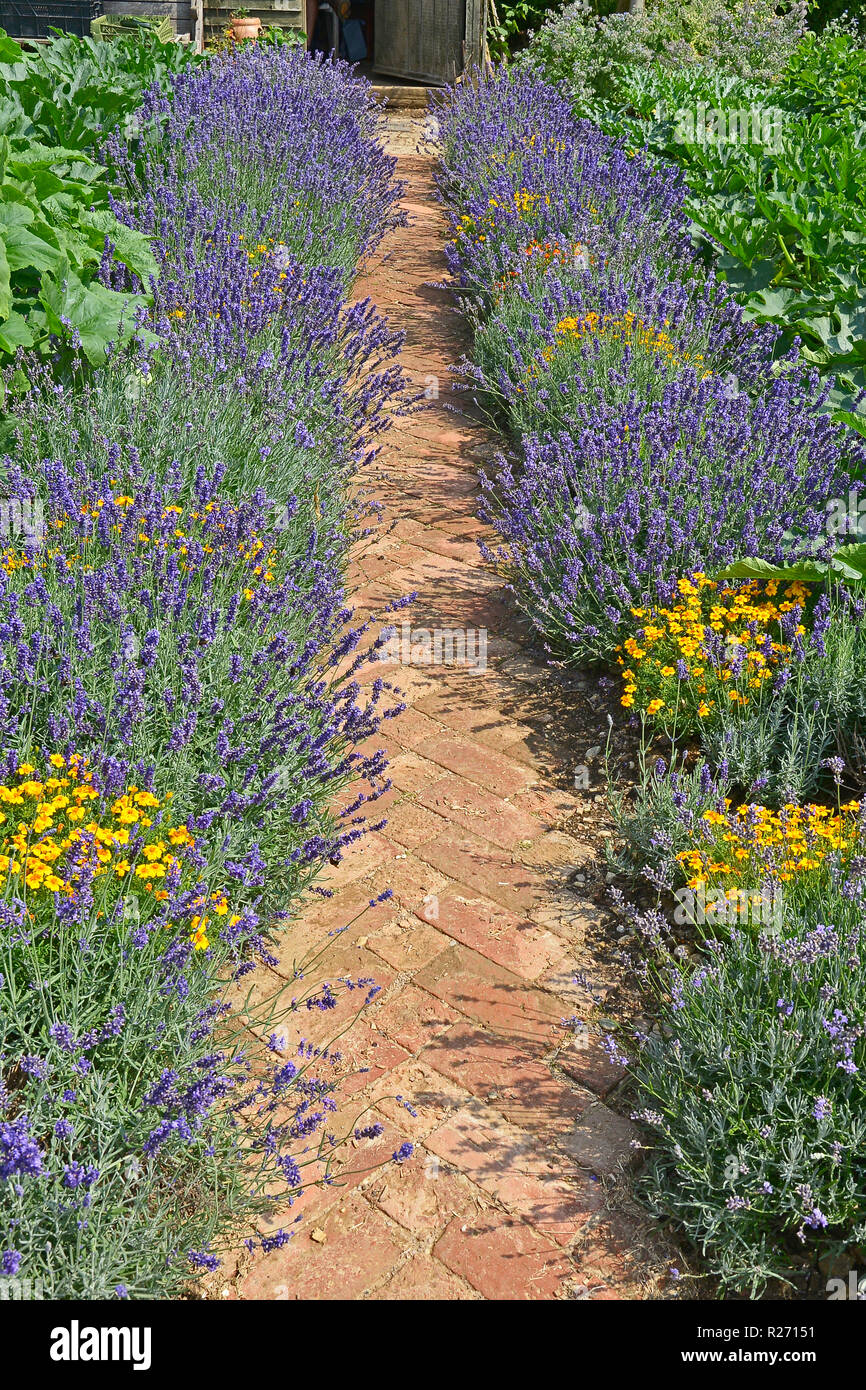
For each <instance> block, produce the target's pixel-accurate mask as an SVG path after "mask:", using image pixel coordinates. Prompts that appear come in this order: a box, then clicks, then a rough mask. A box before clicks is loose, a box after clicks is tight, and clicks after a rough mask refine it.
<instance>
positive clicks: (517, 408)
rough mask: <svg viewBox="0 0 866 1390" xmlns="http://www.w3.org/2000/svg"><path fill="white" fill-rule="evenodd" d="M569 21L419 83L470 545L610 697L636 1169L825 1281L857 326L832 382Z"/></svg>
mask: <svg viewBox="0 0 866 1390" xmlns="http://www.w3.org/2000/svg"><path fill="white" fill-rule="evenodd" d="M573 8H574V9H576V8H577V7H573ZM582 22H583V21H581V23H582ZM587 22H588V21H587ZM575 23H577V21H575ZM610 23H611V24H618V25H619V26H620V29H622V26H627V25H628V24H629V23H630V21H628V20H627V19H625V18H623V19H619V20H611V21H610ZM634 32H635V33H637V32H638V31H637V30H635V31H634ZM622 41H623V43H625V42H626V41H625V39H623V40H622ZM752 41H753V39H744V40H743V42H742V47H744V48H748V43H749V42H752ZM731 42H733V39H731ZM780 42H781V40H780ZM821 42H825V41H821ZM832 42H835V41H831V40H829V39H828V40H826V43H827V44H828V45H830V47H832ZM842 42H843V41H841V40H840V41H839V43H842ZM545 43H546V44H547V48H546V49H545V46H544V44H545ZM856 43H857V40H856V39H846V40H844V44H848V45H849V51H850V53H851V55H855V54H856V52H858V51H859V50H857V48H856ZM558 46H559V47H558ZM837 47H838V45H837ZM561 48H562V37H561V34H559V33H558V32H557V31H556V30H555V26H554V25H553V23H552V24H551V28H550V30H549V32H547V33H545V34H544V43H539V44H538V46H537V48H536V50H535V53H534V54H533V46H532V45H530V50H529V51H528V54H527V58H526V62H525V63H523V64H522V65H519V66H518V68H517V69H514V70H506V69H499V70H494V71H493V72H492V73H490V74H488V75H485V76H483V77H479V78H478V79H477V80H476V81H474V82H472V83H468V82H467V83H464V84H462V85H461V86H460V87H458V88H457V89H455V90H454V92H453V93H451V94H450V95H449V97H448V99H447V101H446V102H445V103H444V105H443V106H442V107H441V109H440V110H439V111H438V112H437V119H438V122H439V129H440V136H441V140H442V168H441V176H440V186H441V190H442V194H443V198H444V199H445V201H446V203H447V205H448V206H449V208H450V211H451V221H452V227H453V240H452V243H451V249H450V263H451V268H452V272H453V284H454V289H455V293H456V294H457V296H458V298H459V301H460V303H461V306H462V308H463V311H464V313H466V314H467V315H468V317H469V319H470V321H471V323H472V325H473V328H474V352H473V358H472V361H471V362H469V363H466V364H464V368H465V372H466V375H467V378H468V379H469V381H470V382H471V383H472V384H473V387H474V390H475V393H476V395H477V397H478V399H479V400H480V401H482V402H483V403H484V404H485V405H486V407H487V408H488V410H489V411H490V412H491V414H492V415H493V416H494V417H495V418H497V419H498V420H499V421H500V423H501V425H502V427H503V429H504V432H505V436H506V439H505V442H504V448H503V456H502V458H501V460H500V461H499V463H498V464H497V465H494V466H493V467H490V468H488V469H487V470H486V475H487V476H486V478H484V479H483V488H484V504H483V515H484V517H485V519H486V520H488V521H490V522H492V524H493V525H494V526H495V527H496V529H497V531H498V533H499V536H500V544H499V545H498V546H497V547H493V548H491V549H490V550H489V551H488V555H489V558H490V559H491V560H493V561H494V562H495V563H496V565H497V566H498V567H499V568H500V570H502V571H503V572H505V573H507V574H508V576H509V578H510V581H511V584H512V587H513V591H514V594H515V597H516V600H517V602H518V604H519V605H520V606H521V607H522V609H523V611H524V612H525V614H526V615H527V617H528V619H529V620H530V621H531V623H532V624H533V626H534V628H535V629H536V632H537V633H538V635H539V638H540V640H541V641H542V642H543V643H544V645H545V647H546V650H547V653H548V657H549V659H550V660H551V661H553V662H554V663H557V664H559V665H561V666H563V667H566V668H571V669H577V670H583V671H587V672H590V671H593V672H595V673H596V678H601V679H602V680H603V681H604V682H606V683H607V685H608V688H609V689H610V690H611V691H612V692H613V693H614V696H615V702H616V705H617V706H618V708H619V711H620V719H621V720H623V721H629V720H630V721H631V725H632V737H633V738H634V739H635V752H634V755H633V757H632V759H631V761H632V762H633V763H637V764H638V769H637V771H638V775H637V777H636V778H634V776H633V775H632V777H631V778H629V776H628V772H627V771H626V777H625V778H622V776H621V773H622V770H623V767H624V764H623V762H622V761H621V760H619V761H618V760H616V759H614V758H612V759H611V761H610V763H609V767H608V771H609V774H610V775H611V776H612V777H614V782H613V784H612V786H611V797H612V802H611V804H612V808H613V813H614V819H615V822H616V828H617V832H618V838H617V841H616V843H615V844H614V845H613V846H612V848H611V852H610V862H611V865H612V868H613V869H614V870H616V871H618V872H620V873H623V874H624V875H625V876H626V878H627V879H631V880H632V881H633V884H634V892H633V893H632V897H633V898H636V900H637V901H638V902H639V904H640V906H639V907H632V906H630V905H629V903H628V901H627V898H626V897H625V896H624V895H623V894H622V893H621V892H619V893H616V892H615V893H614V902H615V904H616V905H617V906H618V909H619V911H620V912H621V913H622V921H623V924H624V925H626V926H627V929H628V934H630V935H631V936H632V938H633V941H634V942H636V943H637V944H638V949H637V950H636V951H634V952H633V965H634V967H635V968H636V971H637V978H638V979H640V980H642V982H643V987H644V989H645V991H646V993H647V999H648V1006H647V1007H648V1009H649V1010H651V1011H652V1012H653V1013H654V1014H655V1015H656V1017H657V1018H658V1025H657V1026H656V1028H655V1029H654V1030H653V1031H651V1032H640V1031H638V1032H637V1033H636V1034H635V1036H633V1037H631V1036H621V1037H620V1039H619V1040H618V1041H614V1040H613V1038H611V1039H610V1046H611V1048H612V1049H613V1050H614V1052H615V1053H616V1054H617V1055H619V1054H621V1053H623V1052H624V1053H626V1054H627V1057H628V1063H629V1067H630V1070H631V1072H632V1076H633V1080H634V1084H635V1093H636V1095H637V1096H638V1097H639V1099H638V1101H637V1103H636V1110H635V1118H637V1119H639V1120H641V1121H642V1122H643V1123H644V1125H645V1126H646V1131H647V1146H648V1147H647V1158H648V1162H647V1165H646V1169H645V1172H644V1174H643V1177H642V1179H641V1182H640V1187H641V1190H642V1191H643V1194H644V1196H645V1198H646V1199H647V1200H648V1201H649V1202H650V1204H651V1206H652V1208H653V1210H654V1211H655V1212H656V1214H657V1215H659V1216H661V1217H662V1218H663V1219H665V1220H667V1221H669V1222H670V1223H671V1224H672V1228H673V1229H675V1230H677V1231H678V1232H680V1233H681V1235H683V1236H685V1237H686V1238H687V1240H688V1241H689V1243H690V1245H691V1247H692V1248H693V1249H694V1250H695V1251H696V1252H697V1253H698V1255H699V1256H700V1258H701V1260H702V1262H703V1267H704V1268H705V1269H707V1270H708V1271H709V1272H710V1273H711V1274H713V1275H714V1276H715V1277H716V1278H718V1279H719V1281H720V1284H721V1287H722V1288H723V1289H727V1290H729V1291H732V1292H733V1291H739V1290H745V1291H747V1292H748V1293H750V1294H751V1296H755V1295H756V1294H759V1293H760V1292H762V1291H764V1290H768V1289H769V1290H771V1291H773V1292H778V1291H779V1289H781V1288H783V1287H784V1286H785V1284H786V1283H787V1284H789V1285H790V1286H793V1287H794V1288H796V1289H798V1290H800V1291H801V1292H808V1291H814V1290H815V1289H816V1288H819V1287H823V1284H824V1282H825V1281H826V1278H827V1274H828V1270H830V1269H831V1266H832V1267H833V1268H835V1264H834V1262H835V1263H838V1262H839V1261H840V1260H841V1261H842V1263H845V1262H846V1261H847V1264H846V1268H847V1267H854V1266H856V1264H857V1258H858V1254H859V1253H860V1247H861V1244H862V1241H863V1232H864V1229H866V1227H864V1225H863V1222H864V1217H866V1210H864V1207H863V1202H862V1173H863V1167H862V1165H863V1142H862V1125H863V1118H862V1116H863V1096H862V1083H861V1080H860V1078H861V1074H862V1065H863V1061H864V1052H863V1048H864V1041H863V1039H864V1036H866V1030H864V1020H863V1008H862V998H863V987H862V983H861V981H860V971H861V969H862V966H861V955H860V949H859V932H860V927H859V925H858V923H859V909H858V907H857V904H858V903H859V901H860V897H861V894H862V891H863V887H862V869H863V864H864V862H866V861H864V859H863V856H862V850H861V844H860V842H861V837H862V833H863V832H862V825H863V814H864V813H863V809H862V808H863V804H864V803H863V802H862V801H861V798H862V796H863V792H864V780H863V761H862V753H861V749H862V747H863V722H862V720H863V715H862V713H861V703H860V697H859V693H858V692H859V687H860V685H861V684H862V680H861V673H862V646H861V644H862V640H863V637H862V632H863V628H862V623H863V615H864V603H863V598H862V596H861V590H860V587H859V586H860V583H861V576H862V570H861V568H860V565H861V558H862V554H861V552H862V547H861V546H860V545H859V543H858V542H857V532H856V529H853V528H852V527H851V525H850V518H849V513H850V505H849V503H850V498H851V495H852V490H853V492H854V494H856V489H857V485H858V481H859V480H860V479H861V478H862V476H863V472H864V465H866V452H864V441H863V438H862V431H861V430H860V429H859V428H852V426H857V425H858V419H857V410H858V405H857V398H856V392H857V389H858V383H859V377H858V376H857V370H858V369H857V367H856V352H857V349H852V354H853V355H850V356H849V358H848V359H846V361H845V363H842V364H841V365H842V366H844V367H845V368H846V369H848V370H849V373H853V374H850V375H849V376H848V377H847V382H846V378H845V373H842V376H841V377H840V380H839V381H837V382H836V383H835V384H834V381H833V379H832V377H831V376H829V375H828V373H829V372H830V371H831V370H833V369H836V370H838V368H839V366H840V362H839V360H838V359H837V358H834V357H833V356H832V353H831V354H830V355H829V356H828V355H827V354H824V355H823V356H822V354H821V352H820V351H819V350H818V349H817V347H816V346H815V340H814V336H813V337H812V338H810V337H809V336H808V335H806V336H805V338H803V339H802V340H801V339H798V338H796V337H795V335H794V333H793V332H792V318H791V315H790V314H788V312H787V308H786V307H785V306H787V305H789V304H790V298H788V299H786V300H785V305H775V302H774V303H773V304H771V302H770V299H769V298H768V297H765V299H764V300H763V301H762V304H763V307H762V308H761V309H760V311H758V306H757V305H756V301H755V299H754V295H753V294H752V293H751V291H748V292H747V287H744V286H743V285H741V283H740V280H739V279H738V278H737V276H735V275H733V274H731V273H730V272H731V263H730V259H728V260H727V261H726V260H725V259H724V257H722V258H721V259H720V260H717V261H716V262H715V263H713V258H712V257H709V258H708V257H707V256H706V255H705V254H704V252H705V249H706V239H704V241H703V242H702V237H701V235H696V234H695V227H696V223H695V219H696V217H698V215H699V214H698V210H697V206H696V198H695V195H694V191H693V190H690V188H689V187H688V186H687V185H686V183H685V182H684V180H683V177H682V175H681V173H680V172H679V170H678V169H677V168H676V167H675V166H674V165H672V164H670V163H666V162H665V161H664V160H661V159H659V158H658V157H657V153H658V151H659V149H660V146H659V145H658V141H657V140H655V134H654V128H653V129H651V130H650V139H649V140H646V139H643V140H642V139H639V138H638V137H639V134H643V133H644V132H643V131H640V132H639V131H638V128H637V126H636V123H635V121H632V122H631V124H629V123H628V122H627V121H625V120H619V119H618V118H617V117H616V113H614V112H612V110H611V106H610V103H608V104H607V106H605V107H604V109H603V110H602V111H601V112H600V113H597V112H596V111H595V109H594V108H593V107H592V103H591V102H590V100H589V98H588V97H587V96H586V93H585V92H584V91H583V90H582V89H581V88H580V85H579V83H577V80H576V78H575V81H574V82H573V83H572V84H571V86H569V81H568V76H569V73H570V74H572V75H574V73H575V72H576V71H577V69H568V70H567V71H566V72H565V73H564V72H563V71H562V70H561V69H559V70H557V68H556V62H555V61H554V60H555V57H556V53H557V52H559V51H560V50H561ZM785 52H786V55H787V56H786V61H789V68H788V69H787V73H788V74H789V75H788V76H785V75H784V74H783V76H782V79H781V81H780V87H785V84H786V83H787V87H785V89H786V90H787V89H788V88H790V89H792V90H793V88H794V87H796V86H797V83H798V82H800V84H801V88H802V82H803V80H804V79H803V78H802V74H803V72H804V70H805V68H806V67H808V65H809V64H811V65H812V69H813V70H821V68H822V64H826V63H827V62H830V57H829V56H828V55H829V52H830V48H826V49H825V48H821V47H820V44H819V42H818V41H817V40H814V38H812V39H805V40H803V41H802V43H801V45H800V47H799V48H798V47H797V36H796V34H795V35H794V37H793V39H792V40H791V42H790V44H789V48H788V50H786V51H785ZM792 54H793V56H791V55H792ZM551 55H553V56H551ZM539 58H541V59H546V60H547V65H548V67H549V68H551V69H552V70H554V71H555V73H556V76H557V77H558V78H559V79H560V81H559V85H553V84H551V83H550V82H549V81H548V80H547V79H546V78H545V76H544V75H543V74H542V73H541V72H540V70H539V67H538V63H539ZM638 61H639V60H637V59H635V60H633V64H632V68H633V71H632V72H631V74H630V73H629V71H628V70H626V72H625V74H624V75H623V73H622V72H620V73H619V78H618V80H619V81H620V82H621V83H627V82H628V81H629V80H631V81H632V84H633V85H636V84H637V82H638V77H639V76H640V73H641V71H642V70H641V69H639V67H638ZM642 61H644V62H645V63H646V62H648V61H650V59H648V58H643V59H642ZM850 63H851V67H852V71H853V69H854V66H855V63H856V59H855V56H851V58H850ZM673 66H674V67H675V66H676V65H675V64H673ZM636 74H637V75H636ZM674 75H675V76H676V73H675V74H674ZM599 80H600V79H599ZM641 80H644V79H643V78H641ZM658 80H659V81H661V80H662V79H661V78H659V79H658ZM671 80H673V78H672V79H671ZM683 80H685V79H683ZM701 81H706V76H705V74H704V75H703V76H702V69H701V65H700V62H699V61H698V62H697V63H696V66H695V69H694V70H693V71H692V74H691V88H690V90H692V89H694V90H697V91H700V90H701V88H700V83H701ZM770 99H771V98H770V96H769V95H765V96H764V101H765V103H766V104H768V103H769V101H770ZM586 115H596V116H597V123H593V122H592V121H590V120H588V119H585V116H586ZM853 138H854V139H855V140H856V139H858V138H859V137H858V136H857V135H856V133H855V136H854V137H853ZM654 140H655V143H653V141H654ZM691 153H692V154H693V153H694V152H691ZM741 156H742V150H741V149H738V150H737V151H736V152H735V154H734V155H731V156H730V157H729V160H732V159H734V158H737V157H741ZM680 162H682V160H681V161H680ZM690 167H691V166H690ZM713 167H715V166H713ZM810 177H812V175H810ZM814 177H815V178H818V175H817V174H816V175H814ZM852 178H853V179H854V182H853V186H855V187H856V188H857V189H858V190H859V192H858V193H857V194H856V196H859V194H860V192H862V189H861V186H860V183H858V182H857V179H856V177H854V176H853V175H852ZM707 179H708V182H707V183H706V184H705V185H702V189H703V195H704V198H705V204H706V205H709V204H713V205H715V203H714V198H715V195H716V193H718V192H719V182H718V180H719V176H718V173H717V172H716V173H713V172H712V170H711V171H710V173H709V174H707ZM714 179H715V180H716V182H715V183H714V182H713V180H714ZM828 197H829V194H828ZM716 201H718V199H716ZM779 201H781V199H780V200H779ZM789 204H790V206H793V199H792V200H789ZM792 216H793V214H792ZM714 227H715V224H712V225H711V224H710V223H706V226H705V227H704V229H703V230H704V233H705V238H709V240H710V241H711V242H715V243H717V242H718V241H719V240H722V241H724V238H720V237H719V235H718V232H717V231H714ZM801 252H802V247H801V248H800V250H798V251H795V252H794V253H792V254H791V255H790V260H791V263H792V265H795V263H796V262H797V258H798V256H799V255H800V254H801ZM786 254H787V252H786ZM806 261H807V262H809V253H808V252H807V253H806ZM810 263H811V264H812V272H811V273H812V274H813V276H817V275H818V261H817V259H816V260H815V261H814V263H812V262H810ZM805 264H806V263H805V262H804V263H803V264H802V265H801V268H800V271H798V272H796V273H801V272H802V273H806V272H805ZM720 271H721V272H725V273H726V274H727V279H723V278H721V276H720V273H719V272H720ZM789 273H790V276H794V277H795V278H796V276H795V271H794V270H791V271H790V272H789ZM783 278H784V277H783V276H779V280H780V281H781V280H782V279H783ZM792 283H793V282H792ZM817 285H818V280H817V279H816V280H815V282H814V286H813V292H814V293H815V294H817V293H818V289H817ZM791 292H792V293H793V292H794V291H793V290H792V291H791ZM852 292H853V291H852ZM833 312H835V313H837V314H839V313H841V314H843V315H844V312H845V310H844V307H843V304H842V301H841V300H838V301H837V302H836V303H835V307H834V310H833ZM796 326H798V327H802V324H800V323H799V320H798V322H797V325H796ZM818 336H820V334H819V335H818ZM843 390H847V391H848V392H849V395H848V397H847V398H846V400H845V401H844V402H843V401H842V397H841V396H840V394H839V393H840V391H843ZM846 499H847V500H846ZM855 500H856V499H855ZM840 510H841V511H842V512H844V525H843V526H842V527H841V528H840V527H838V526H834V518H836V517H837V515H838V514H839V513H840ZM855 514H856V515H859V513H856V505H855ZM856 524H857V523H855V525H856ZM852 529H853V534H852ZM616 741H617V740H615V742H616ZM627 763H628V757H626V759H625V765H626V766H627ZM615 770H616V774H618V784H617V777H615ZM629 781H631V782H632V783H634V782H635V781H636V785H632V786H631V787H629V786H628V785H627V784H628V782H629Z"/></svg>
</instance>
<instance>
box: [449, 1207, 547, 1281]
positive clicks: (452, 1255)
mask: <svg viewBox="0 0 866 1390" xmlns="http://www.w3.org/2000/svg"><path fill="white" fill-rule="evenodd" d="M433 1253H434V1255H435V1256H436V1258H437V1259H439V1260H441V1261H442V1263H443V1264H445V1265H447V1266H448V1268H449V1269H451V1270H453V1271H454V1273H455V1274H459V1275H460V1276H461V1278H463V1279H465V1280H466V1282H467V1283H469V1284H471V1285H472V1287H473V1288H475V1289H477V1290H478V1292H479V1293H480V1294H482V1295H483V1297H484V1298H487V1299H491V1300H508V1301H518V1302H522V1301H523V1300H527V1299H532V1300H538V1299H548V1298H556V1297H557V1296H558V1295H560V1294H561V1293H562V1292H563V1290H564V1287H565V1284H566V1281H567V1280H568V1279H570V1278H571V1277H572V1275H573V1267H572V1264H571V1261H570V1260H569V1258H568V1256H567V1255H566V1254H564V1253H563V1251H562V1250H559V1249H558V1248H557V1247H556V1246H555V1245H553V1244H552V1242H550V1241H549V1240H546V1239H545V1238H544V1236H541V1235H539V1234H538V1232H537V1231H534V1230H533V1229H532V1227H531V1226H527V1225H526V1224H525V1223H524V1222H522V1221H516V1220H514V1219H513V1218H512V1217H510V1216H506V1215H505V1214H504V1213H500V1212H495V1213H494V1212H488V1213H487V1215H486V1216H484V1217H478V1218H476V1219H475V1220H474V1221H473V1222H472V1223H469V1222H467V1221H461V1220H460V1218H459V1216H458V1217H455V1218H454V1220H453V1221H452V1222H451V1224H450V1226H449V1227H448V1229H447V1231H446V1232H445V1234H444V1235H443V1236H442V1237H441V1239H440V1240H438V1241H437V1243H436V1245H435V1246H434V1247H433Z"/></svg>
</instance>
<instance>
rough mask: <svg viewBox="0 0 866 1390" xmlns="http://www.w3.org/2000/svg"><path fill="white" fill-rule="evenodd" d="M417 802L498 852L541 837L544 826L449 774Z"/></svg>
mask: <svg viewBox="0 0 866 1390" xmlns="http://www.w3.org/2000/svg"><path fill="white" fill-rule="evenodd" d="M418 800H419V803H420V804H421V805H422V806H427V807H429V808H430V810H431V811H435V812H436V813H437V814H438V815H440V816H442V817H443V818H444V819H445V820H450V821H453V822H454V823H455V824H456V825H459V826H462V828H463V829H464V830H469V831H472V832H473V834H476V835H482V836H484V838H485V839H487V840H490V841H491V842H492V843H493V844H494V845H498V846H499V847H500V848H501V849H507V850H513V849H515V848H516V847H517V845H518V844H519V843H520V841H521V840H527V839H528V840H534V839H535V838H536V837H537V836H539V835H543V834H544V827H543V826H542V825H541V824H540V823H539V821H537V820H536V819H535V818H534V817H533V816H528V815H527V814H526V813H525V812H524V811H520V810H518V809H517V807H515V806H511V805H510V804H509V803H508V802H507V801H503V799H502V798H501V797H499V796H495V795H494V794H493V792H489V791H487V790H486V788H484V787H479V786H477V785H476V783H474V782H468V781H467V780H466V779H465V778H464V777H456V776H455V775H454V773H452V772H449V773H446V775H445V776H444V777H443V778H442V779H441V781H438V782H436V783H435V784H434V785H433V786H432V787H430V788H429V789H427V790H425V791H424V792H422V793H421V794H420V795H419V798H418ZM439 833H441V827H440V832H439Z"/></svg>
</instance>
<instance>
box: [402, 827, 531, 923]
mask: <svg viewBox="0 0 866 1390" xmlns="http://www.w3.org/2000/svg"><path fill="white" fill-rule="evenodd" d="M416 855H417V857H418V858H420V859H423V860H424V861H425V862H426V863H428V864H430V865H431V866H432V867H433V868H435V869H439V870H440V872H441V873H443V874H447V875H448V876H449V877H450V878H453V879H455V880H456V881H457V883H459V884H462V885H463V887H464V895H465V896H471V895H472V894H473V893H482V894H483V895H484V896H485V897H486V898H492V899H493V901H494V902H497V903H501V904H502V906H503V907H507V908H509V909H510V911H511V912H515V913H528V912H531V911H532V909H533V908H534V907H540V906H541V905H542V904H543V903H544V902H545V901H546V899H547V898H548V897H549V896H550V886H551V885H550V883H549V881H548V880H547V879H545V878H544V877H543V876H542V875H541V874H539V873H538V872H537V871H536V870H535V869H531V868H529V867H527V865H525V864H521V863H520V861H519V860H518V859H516V857H515V856H514V855H512V854H509V852H508V850H503V849H501V848H500V847H499V846H498V845H494V844H491V842H490V841H489V840H485V839H482V837H481V836H480V835H474V834H472V832H471V831H469V830H460V829H457V828H455V829H453V830H446V831H445V832H444V834H442V835H440V836H439V837H438V839H436V840H433V841H432V843H431V844H428V845H419V846H417V849H416Z"/></svg>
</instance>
